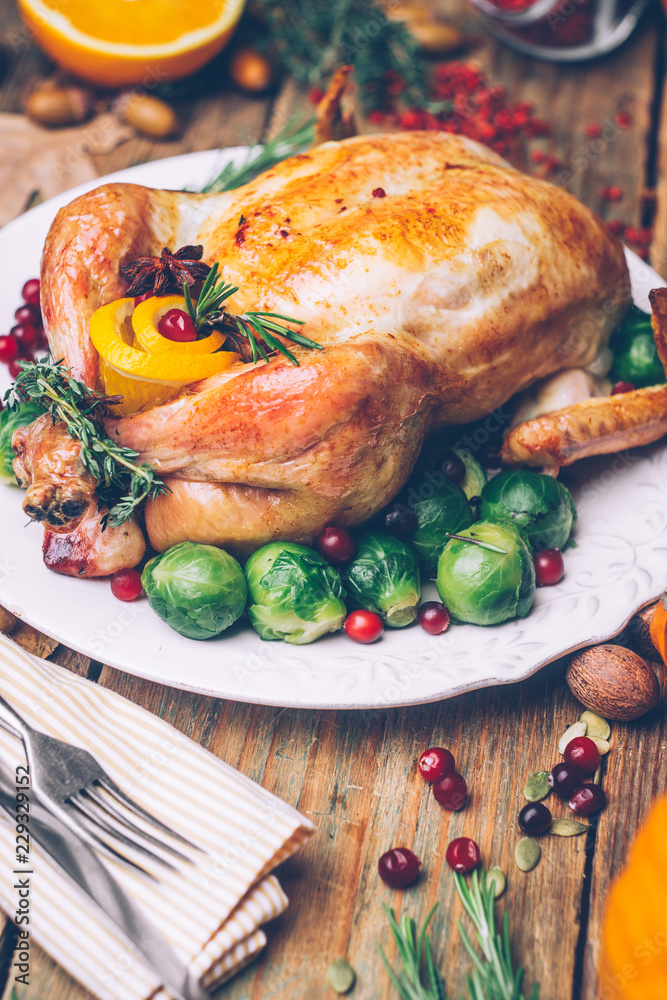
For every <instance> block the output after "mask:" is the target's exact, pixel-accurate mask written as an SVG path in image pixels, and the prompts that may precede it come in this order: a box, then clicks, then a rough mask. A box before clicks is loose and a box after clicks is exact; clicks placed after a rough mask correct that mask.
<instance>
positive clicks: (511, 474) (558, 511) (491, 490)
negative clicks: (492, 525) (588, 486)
mask: <svg viewBox="0 0 667 1000" xmlns="http://www.w3.org/2000/svg"><path fill="white" fill-rule="evenodd" d="M480 517H483V518H487V519H490V520H492V521H501V520H509V521H511V522H512V524H513V525H514V527H515V528H520V529H521V532H522V534H523V535H524V536H525V537H526V538H527V539H528V541H529V542H530V544H531V545H532V546H533V548H535V549H538V550H539V549H562V548H563V547H564V546H565V544H566V542H567V541H568V539H569V537H570V534H571V532H572V526H573V524H574V522H575V521H576V519H577V511H576V508H575V506H574V500H573V499H572V495H571V493H570V491H569V490H568V489H567V487H566V486H563V484H562V483H559V482H558V480H557V479H554V478H553V477H552V476H544V475H542V474H541V473H539V472H529V471H528V470H527V469H522V470H512V469H510V470H508V471H507V472H501V473H500V474H499V475H497V476H495V478H494V479H492V480H491V481H490V482H489V483H487V484H486V486H485V487H484V489H483V490H482V506H481V508H480Z"/></svg>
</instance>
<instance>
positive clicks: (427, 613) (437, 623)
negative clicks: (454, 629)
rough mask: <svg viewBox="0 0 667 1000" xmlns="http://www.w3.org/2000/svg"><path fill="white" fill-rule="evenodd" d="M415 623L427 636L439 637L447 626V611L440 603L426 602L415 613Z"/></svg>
mask: <svg viewBox="0 0 667 1000" xmlns="http://www.w3.org/2000/svg"><path fill="white" fill-rule="evenodd" d="M417 621H418V622H419V624H420V625H421V627H422V628H423V629H424V631H425V632H428V633H429V635H440V634H441V632H444V631H445V629H446V628H447V626H448V625H449V611H448V610H447V608H446V607H445V605H444V604H441V603H440V601H426V603H425V604H422V605H421V607H420V608H419V611H418V612H417Z"/></svg>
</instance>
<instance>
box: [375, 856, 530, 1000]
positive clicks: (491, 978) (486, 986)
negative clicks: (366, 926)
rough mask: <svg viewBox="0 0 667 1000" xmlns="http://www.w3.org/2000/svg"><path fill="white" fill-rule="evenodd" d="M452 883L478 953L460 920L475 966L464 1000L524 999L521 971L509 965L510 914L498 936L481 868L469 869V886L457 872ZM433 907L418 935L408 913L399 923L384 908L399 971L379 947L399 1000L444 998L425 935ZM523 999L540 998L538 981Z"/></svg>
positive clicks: (442, 984) (511, 964)
mask: <svg viewBox="0 0 667 1000" xmlns="http://www.w3.org/2000/svg"><path fill="white" fill-rule="evenodd" d="M454 881H455V885H456V891H457V892H458V894H459V897H460V899H461V902H462V903H463V906H464V908H465V911H466V913H467V914H468V916H469V917H470V919H471V920H472V922H473V926H474V928H475V934H476V937H477V941H478V943H479V947H480V949H481V951H482V955H481V956H480V955H479V953H478V952H477V951H476V950H475V948H474V946H473V944H472V943H471V941H470V938H469V937H468V934H467V933H466V931H465V930H464V928H463V925H462V923H461V921H459V931H460V932H461V937H462V939H463V944H464V945H465V948H466V951H467V952H468V954H469V955H470V957H471V958H472V961H473V964H474V969H473V972H472V975H471V976H469V977H468V997H469V1000H526V997H525V995H524V993H523V992H522V990H521V983H522V980H523V969H521V968H518V969H514V966H513V963H512V955H511V952H510V936H509V917H508V915H507V913H505V918H504V921H503V930H502V934H500V933H499V932H498V930H497V929H496V918H495V912H494V903H495V898H494V895H493V888H492V887H487V885H486V872H485V870H484V868H482V870H481V871H480V872H473V875H472V879H471V882H470V885H468V883H467V882H466V880H465V879H464V878H463V876H462V875H457V874H455V875H454ZM437 905H438V904H437V903H436V904H435V905H434V906H433V907H432V908H431V910H430V911H429V913H428V915H427V917H426V920H425V921H424V924H423V926H422V929H421V931H419V933H418V932H417V928H416V925H415V922H414V920H413V919H412V917H407V916H403V917H401V921H400V923H399V922H398V921H397V920H396V917H395V916H394V911H393V910H390V909H389V908H388V907H387V906H385V907H384V910H385V913H386V914H387V916H388V917H389V925H390V927H391V932H392V934H393V936H394V939H395V941H396V946H397V948H398V953H399V956H400V959H401V963H402V965H403V968H402V969H401V970H400V971H399V972H396V971H395V970H394V969H392V968H391V966H390V964H389V961H388V959H387V956H386V955H385V953H384V951H383V949H382V946H380V954H381V956H382V961H383V962H384V964H385V967H386V969H387V972H388V973H389V977H390V979H391V981H392V983H393V985H394V987H395V988H396V990H397V992H398V995H399V996H400V998H401V1000H447V993H446V990H445V985H444V982H443V979H442V976H441V974H440V972H439V971H438V969H437V967H436V965H435V963H434V961H433V953H432V950H431V944H430V941H429V939H428V937H427V936H426V932H427V928H428V925H429V922H430V920H431V917H432V916H433V913H434V910H435V908H436V906H437ZM422 959H423V960H424V961H423V963H422ZM422 964H425V966H426V969H425V975H426V977H427V978H428V984H427V985H424V983H423V978H424V974H423V973H422ZM528 1000H539V990H538V987H537V983H536V984H535V985H534V986H533V990H532V992H531V993H530V994H529V996H528Z"/></svg>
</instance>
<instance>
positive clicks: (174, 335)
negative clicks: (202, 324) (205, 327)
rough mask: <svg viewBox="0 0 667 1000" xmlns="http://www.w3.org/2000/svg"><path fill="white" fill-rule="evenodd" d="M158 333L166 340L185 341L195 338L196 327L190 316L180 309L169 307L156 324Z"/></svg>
mask: <svg viewBox="0 0 667 1000" xmlns="http://www.w3.org/2000/svg"><path fill="white" fill-rule="evenodd" d="M157 328H158V330H159V332H160V334H161V335H162V336H163V337H166V338H167V340H175V341H177V342H178V343H187V342H188V341H191V340H196V339H197V327H196V326H195V324H194V322H193V320H192V318H191V316H189V315H188V313H186V312H183V310H182V309H170V310H169V311H168V312H166V313H165V314H164V316H163V317H162V319H161V320H160V322H159V323H158V325H157Z"/></svg>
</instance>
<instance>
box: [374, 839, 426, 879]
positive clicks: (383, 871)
mask: <svg viewBox="0 0 667 1000" xmlns="http://www.w3.org/2000/svg"><path fill="white" fill-rule="evenodd" d="M420 868H421V861H420V860H419V858H418V857H417V855H416V854H413V853H412V851H410V850H408V848H407V847H393V848H392V849H391V850H390V851H386V852H385V853H384V854H383V855H382V857H381V858H380V860H379V861H378V874H379V876H380V878H381V879H382V881H383V882H386V884H387V885H389V886H391V888H392V889H404V888H405V887H406V886H407V885H412V883H413V882H416V881H417V879H418V878H419V869H420Z"/></svg>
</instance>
